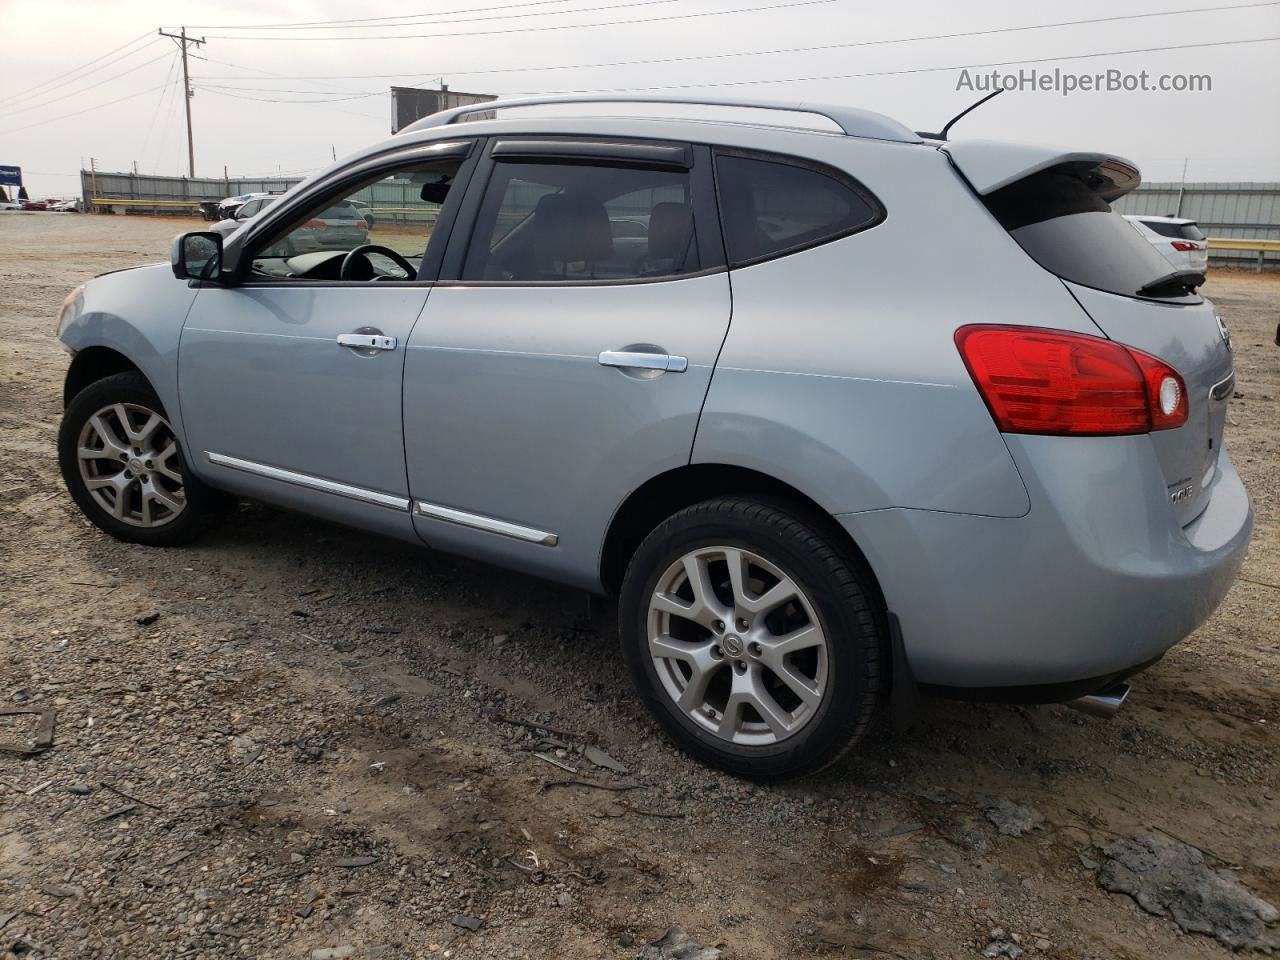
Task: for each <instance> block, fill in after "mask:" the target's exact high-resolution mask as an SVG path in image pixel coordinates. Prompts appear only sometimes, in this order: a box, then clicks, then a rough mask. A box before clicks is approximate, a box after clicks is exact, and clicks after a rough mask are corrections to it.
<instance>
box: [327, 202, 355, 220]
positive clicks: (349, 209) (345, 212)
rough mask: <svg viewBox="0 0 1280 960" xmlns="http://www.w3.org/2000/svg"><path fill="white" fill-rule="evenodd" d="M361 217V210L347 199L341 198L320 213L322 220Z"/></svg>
mask: <svg viewBox="0 0 1280 960" xmlns="http://www.w3.org/2000/svg"><path fill="white" fill-rule="evenodd" d="M359 218H360V211H359V210H358V209H356V207H355V205H354V204H352V203H350V202H348V201H346V200H339V201H338V202H337V203H335V204H334V205H333V206H331V207H329V208H328V209H327V210H325V211H324V213H322V214H320V219H321V220H358V219H359Z"/></svg>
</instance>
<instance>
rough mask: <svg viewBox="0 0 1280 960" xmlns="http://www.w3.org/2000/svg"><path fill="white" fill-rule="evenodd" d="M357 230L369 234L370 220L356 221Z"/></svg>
mask: <svg viewBox="0 0 1280 960" xmlns="http://www.w3.org/2000/svg"><path fill="white" fill-rule="evenodd" d="M356 229H357V230H363V231H364V232H365V233H368V232H369V221H368V220H357V221H356Z"/></svg>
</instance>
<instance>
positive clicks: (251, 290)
mask: <svg viewBox="0 0 1280 960" xmlns="http://www.w3.org/2000/svg"><path fill="white" fill-rule="evenodd" d="M460 162H461V161H460V160H459V159H457V158H455V159H451V160H445V161H440V160H436V161H434V162H432V163H428V164H423V163H412V164H407V165H405V166H401V167H398V168H395V169H391V170H380V171H378V172H377V173H376V174H374V175H373V176H371V177H366V178H364V179H363V180H361V181H360V182H359V183H357V184H346V185H345V186H343V187H342V188H341V190H340V192H339V193H337V195H334V194H332V193H330V194H328V195H327V196H326V197H325V198H324V199H317V201H316V202H315V203H314V204H313V205H311V206H310V207H309V208H308V209H306V210H305V211H302V212H298V213H295V214H292V215H290V216H289V217H288V219H287V220H286V221H284V222H282V223H281V224H280V226H279V228H267V231H266V232H264V233H263V234H262V236H261V239H260V240H259V241H254V240H250V241H249V247H247V248H246V250H245V253H244V256H243V257H242V264H243V263H244V261H245V260H246V259H247V260H248V261H249V262H250V263H251V267H250V268H249V270H248V273H247V274H246V275H245V276H244V278H243V282H241V283H239V284H238V285H236V286H229V287H216V286H206V287H204V288H202V289H201V290H200V291H199V293H198V294H197V296H196V298H195V302H194V304H193V306H192V308H191V311H190V313H189V314H188V316H187V320H186V324H185V326H184V327H183V332H182V341H181V346H180V348H179V357H178V371H179V373H178V384H179V385H178V390H179V400H180V406H181V414H182V421H183V427H184V430H185V433H186V437H187V455H188V458H189V459H191V460H193V461H195V462H194V466H195V468H196V473H197V474H200V475H202V476H205V477H206V478H207V479H209V480H211V481H212V482H213V483H214V484H215V485H216V486H219V487H223V488H226V489H229V490H232V491H235V492H238V493H242V494H244V495H246V496H252V497H255V498H260V499H264V500H268V501H274V502H277V503H281V504H283V505H286V506H292V507H297V508H299V509H302V510H305V511H307V512H311V513H317V514H320V515H323V516H328V517H331V518H333V519H336V520H340V521H346V522H353V523H358V524H360V525H361V526H364V527H367V528H370V529H374V530H378V531H381V532H384V533H391V534H395V535H399V536H402V537H407V538H413V537H414V533H413V528H412V524H411V521H410V519H409V499H408V483H407V480H406V477H405V464H404V440H403V433H402V430H401V421H400V387H401V378H402V376H403V372H404V357H405V345H406V343H407V342H408V340H409V335H410V333H411V332H412V330H413V326H414V324H415V323H416V322H417V320H418V316H419V314H420V313H421V312H422V308H423V305H424V304H425V303H426V301H427V295H428V293H429V291H430V285H429V284H428V283H425V282H422V281H420V280H419V278H418V269H419V266H420V264H421V262H422V259H423V256H424V253H425V248H426V245H427V243H428V240H429V236H430V233H431V225H432V224H433V223H434V222H435V220H436V216H437V213H438V209H439V206H440V202H439V201H440V200H442V197H443V195H442V193H441V192H440V191H441V182H440V181H441V170H442V164H443V167H447V168H450V169H451V170H452V171H453V172H455V173H456V170H457V166H458V164H459V163H460ZM446 172H447V171H446ZM370 244H371V245H374V246H375V247H376V248H377V249H376V250H373V249H371V250H369V251H368V252H363V248H364V247H365V246H366V245H370ZM353 251H355V252H354V253H353ZM242 269H244V268H243V266H242Z"/></svg>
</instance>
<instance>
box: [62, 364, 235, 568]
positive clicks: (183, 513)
mask: <svg viewBox="0 0 1280 960" xmlns="http://www.w3.org/2000/svg"><path fill="white" fill-rule="evenodd" d="M58 463H59V466H60V467H61V469H62V478H63V481H64V482H65V483H66V485H67V489H68V491H70V493H71V497H72V499H73V500H74V501H75V502H76V505H77V506H78V507H79V508H80V510H81V512H82V513H84V515H85V516H86V517H87V518H88V519H89V520H90V521H91V522H92V523H93V524H94V525H95V526H97V527H99V528H100V529H102V530H104V531H105V532H107V533H109V534H111V536H113V537H115V538H116V539H118V540H127V541H129V542H131V543H144V544H148V545H151V546H161V547H163V546H176V545H178V544H182V543H187V542H188V541H190V540H191V539H192V538H193V537H195V536H196V535H197V534H199V533H200V531H201V530H202V529H203V528H204V526H205V524H206V523H207V522H208V520H209V519H211V517H212V516H214V515H215V514H216V512H217V510H218V508H219V507H220V506H221V505H222V503H223V500H224V498H223V497H222V495H221V494H219V493H217V492H215V491H213V490H211V489H210V488H208V487H206V486H205V485H204V484H202V483H200V481H199V480H197V479H196V478H195V477H193V476H191V475H190V472H189V471H188V470H186V469H185V466H184V464H183V459H182V451H181V448H180V446H179V444H178V440H177V437H176V436H175V434H174V432H173V426H172V425H171V424H170V422H169V419H168V416H167V415H166V414H165V411H164V407H163V406H162V405H161V403H160V399H159V397H157V396H156V394H155V391H154V390H152V389H151V385H150V384H149V383H147V381H146V378H145V377H143V376H142V375H141V374H139V373H120V374H116V375H114V376H111V377H106V378H105V379H102V380H98V381H96V382H94V383H91V384H90V385H89V386H87V387H85V388H84V390H82V391H81V392H80V393H78V394H76V396H75V397H74V398H73V399H72V400H71V403H70V404H68V405H67V409H66V412H65V413H64V414H63V418H62V425H61V427H60V428H59V431H58Z"/></svg>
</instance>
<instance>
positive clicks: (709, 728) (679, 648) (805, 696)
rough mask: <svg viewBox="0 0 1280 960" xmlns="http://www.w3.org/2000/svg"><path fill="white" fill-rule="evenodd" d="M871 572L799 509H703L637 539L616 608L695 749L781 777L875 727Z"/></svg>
mask: <svg viewBox="0 0 1280 960" xmlns="http://www.w3.org/2000/svg"><path fill="white" fill-rule="evenodd" d="M875 596H876V594H875V590H874V584H873V583H872V582H871V578H870V573H869V571H867V570H866V569H865V567H864V566H863V565H862V564H860V562H859V561H858V560H857V559H856V558H855V557H853V556H851V555H850V553H849V552H848V551H846V550H845V549H844V548H843V545H839V544H838V543H837V542H836V541H835V538H834V537H832V536H830V534H829V533H828V532H827V531H826V530H825V529H824V524H823V523H822V522H821V519H820V518H814V517H810V516H808V515H807V514H806V513H805V511H803V510H801V509H799V508H796V507H791V506H788V505H773V504H764V503H759V502H753V501H750V500H744V499H737V498H732V499H720V500H711V501H706V502H704V503H699V504H696V505H694V506H692V507H688V508H686V509H685V510H682V511H680V512H679V513H677V514H675V515H674V516H672V517H671V518H669V519H668V520H666V521H665V522H664V523H662V524H661V525H660V526H658V528H657V529H655V530H654V531H653V532H652V533H651V534H650V535H649V536H648V537H647V538H646V539H645V541H644V542H643V543H642V544H641V545H640V548H639V549H638V550H637V551H636V554H635V556H634V557H633V558H632V560H631V563H630V564H629V566H628V568H627V573H626V577H625V579H624V581H623V586H622V597H621V602H620V605H619V616H620V620H621V623H620V632H621V636H622V644H623V653H624V656H625V658H626V660H627V663H628V665H629V666H630V669H631V673H632V676H633V678H634V680H635V683H636V686H637V688H638V690H639V692H640V695H641V697H642V699H643V700H644V701H645V704H646V705H647V706H648V707H649V709H650V710H651V711H652V712H653V714H654V716H655V717H656V718H657V720H658V722H659V723H661V724H662V726H663V728H664V729H665V730H666V731H667V732H668V733H669V734H671V736H672V737H674V738H675V740H676V741H677V742H678V743H679V744H680V745H681V746H682V747H683V748H684V749H686V750H688V751H689V752H690V753H691V754H693V755H694V756H696V757H698V758H700V759H702V760H704V761H706V762H708V763H710V764H713V765H715V766H717V767H720V768H721V769H723V770H726V771H728V772H730V773H733V774H736V775H739V776H744V777H748V778H752V779H761V780H771V779H783V778H786V777H793V776H800V775H803V774H807V773H812V772H814V771H816V770H819V769H821V768H822V767H824V766H827V765H829V764H830V763H833V762H834V761H835V760H837V759H838V758H839V757H840V756H841V755H842V754H843V753H844V752H845V751H847V750H848V749H849V748H850V747H852V746H853V745H854V744H855V743H856V742H857V741H858V739H859V738H860V737H861V736H862V735H863V734H864V733H865V731H866V729H867V726H868V725H869V723H870V721H871V719H872V717H873V715H874V713H875V710H876V707H877V706H878V703H879V699H880V691H881V678H882V668H883V665H884V664H885V663H886V662H887V659H886V658H887V655H886V653H885V650H886V641H885V631H884V629H883V625H882V624H883V617H882V616H880V614H879V611H878V609H877V607H876V602H875V600H874V597H875Z"/></svg>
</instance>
